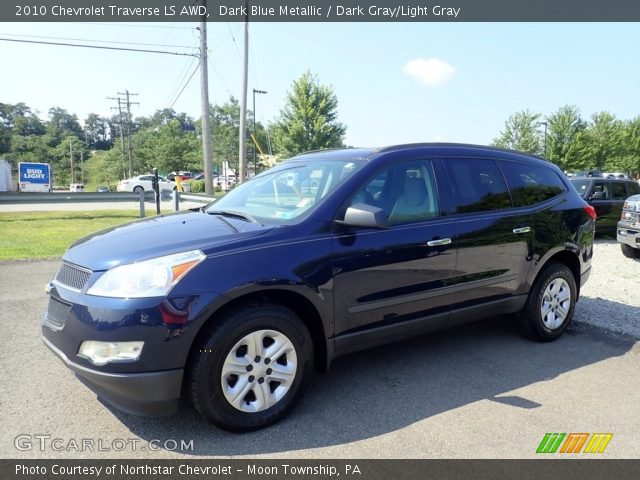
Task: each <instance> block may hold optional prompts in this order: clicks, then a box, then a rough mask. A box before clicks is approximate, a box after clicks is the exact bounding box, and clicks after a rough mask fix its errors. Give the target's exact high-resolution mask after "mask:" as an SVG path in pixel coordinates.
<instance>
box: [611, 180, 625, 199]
mask: <svg viewBox="0 0 640 480" xmlns="http://www.w3.org/2000/svg"><path fill="white" fill-rule="evenodd" d="M611 196H612V198H613V200H624V199H625V198H627V190H626V189H625V188H624V183H623V182H612V183H611Z"/></svg>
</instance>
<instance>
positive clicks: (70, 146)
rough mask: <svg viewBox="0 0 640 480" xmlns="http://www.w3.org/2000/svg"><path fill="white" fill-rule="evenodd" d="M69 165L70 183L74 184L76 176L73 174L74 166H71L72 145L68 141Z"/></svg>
mask: <svg viewBox="0 0 640 480" xmlns="http://www.w3.org/2000/svg"><path fill="white" fill-rule="evenodd" d="M69 163H71V183H76V176H75V173H74V166H75V165H74V164H73V143H71V140H69Z"/></svg>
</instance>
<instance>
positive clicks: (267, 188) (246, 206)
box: [206, 160, 364, 224]
mask: <svg viewBox="0 0 640 480" xmlns="http://www.w3.org/2000/svg"><path fill="white" fill-rule="evenodd" d="M363 163H364V162H363V161H362V160H349V161H338V160H331V161H322V160H318V161H313V162H308V163H307V162H305V163H297V162H296V163H291V164H290V165H287V164H286V163H285V164H282V165H279V166H277V167H274V168H272V169H270V170H267V171H266V172H264V173H261V174H260V175H258V176H257V177H255V178H253V179H251V180H249V181H247V182H245V183H243V184H242V185H240V186H238V187H236V188H234V189H233V190H231V191H230V192H229V193H227V194H226V195H225V196H224V197H222V198H221V199H220V200H218V201H217V202H216V203H214V204H213V205H211V206H210V207H209V208H207V210H206V212H207V213H211V214H214V213H235V214H242V215H244V216H246V217H248V218H251V219H255V220H257V221H259V222H260V223H267V224H269V223H293V221H294V220H296V219H298V218H299V217H301V216H302V215H304V214H305V213H307V212H309V211H310V210H311V209H312V208H313V207H314V205H317V204H319V203H320V201H321V200H322V199H323V198H325V197H326V196H327V195H328V194H329V193H330V192H332V191H333V190H335V189H336V187H338V186H339V185H340V184H341V183H343V182H344V181H345V180H346V179H347V178H349V177H350V176H351V175H352V174H353V173H354V172H356V171H357V170H358V169H359V168H360V167H361V166H362V165H363Z"/></svg>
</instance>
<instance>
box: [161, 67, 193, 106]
mask: <svg viewBox="0 0 640 480" xmlns="http://www.w3.org/2000/svg"><path fill="white" fill-rule="evenodd" d="M199 67H200V64H199V63H198V65H196V68H194V69H193V72H191V75H189V78H188V79H187V81H186V83H185V84H184V85H183V86H182V89H181V90H180V92H179V93H178V95H177V96H176V98H174V99H173V102H171V105H169V108H173V106H174V105H175V104H176V102H177V101H178V99H179V98H180V96H181V95H182V92H184V89H185V88H187V85H189V82H191V79H192V78H193V76H194V75H195V74H196V72H197V71H198V68H199Z"/></svg>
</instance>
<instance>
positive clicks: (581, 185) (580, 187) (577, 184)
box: [570, 180, 590, 197]
mask: <svg viewBox="0 0 640 480" xmlns="http://www.w3.org/2000/svg"><path fill="white" fill-rule="evenodd" d="M570 182H571V185H573V188H575V189H576V191H577V192H578V193H579V194H580V196H581V197H584V196H585V195H586V194H587V191H588V190H589V183H590V182H589V181H588V180H570Z"/></svg>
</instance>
